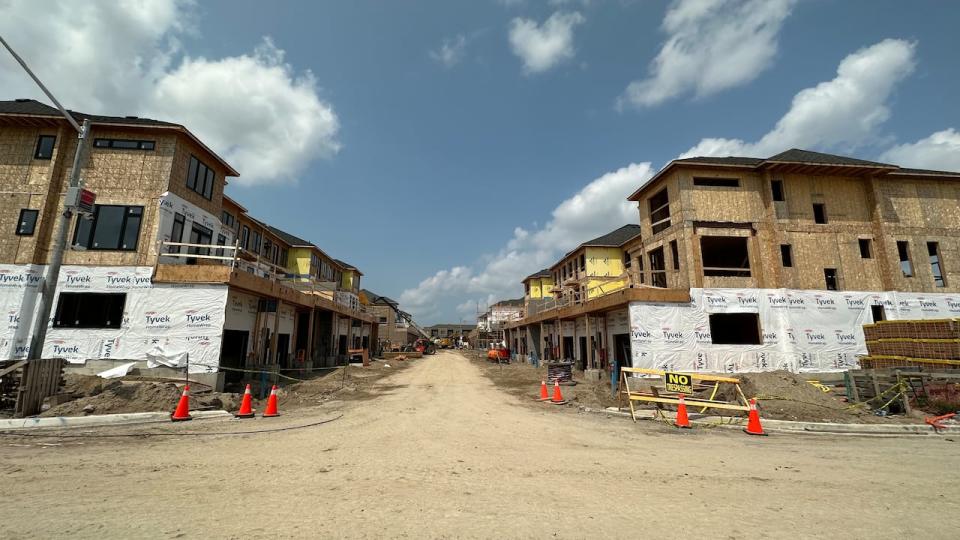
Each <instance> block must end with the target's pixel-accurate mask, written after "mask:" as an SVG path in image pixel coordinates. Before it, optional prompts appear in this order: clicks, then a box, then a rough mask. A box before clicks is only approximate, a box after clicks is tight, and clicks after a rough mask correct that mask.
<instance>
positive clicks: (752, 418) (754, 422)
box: [743, 399, 766, 435]
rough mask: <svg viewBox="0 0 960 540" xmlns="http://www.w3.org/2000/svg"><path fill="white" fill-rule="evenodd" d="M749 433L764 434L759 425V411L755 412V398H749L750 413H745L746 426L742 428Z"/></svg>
mask: <svg viewBox="0 0 960 540" xmlns="http://www.w3.org/2000/svg"><path fill="white" fill-rule="evenodd" d="M743 431H744V432H745V433H749V434H750V435H766V433H764V432H763V426H761V425H760V413H759V412H757V400H756V399H751V400H750V414H749V415H747V427H746V429H744V430H743Z"/></svg>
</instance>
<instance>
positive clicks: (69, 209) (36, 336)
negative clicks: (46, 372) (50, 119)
mask: <svg viewBox="0 0 960 540" xmlns="http://www.w3.org/2000/svg"><path fill="white" fill-rule="evenodd" d="M0 44H3V46H4V47H5V48H6V49H7V51H9V52H10V54H11V55H12V56H13V58H14V59H15V60H16V61H17V63H18V64H20V66H21V67H22V68H23V70H24V71H26V72H27V74H28V75H30V78H31V79H33V82H35V83H37V86H39V87H40V89H41V90H43V93H44V94H46V96H47V97H48V98H50V101H52V102H53V103H54V105H56V106H57V109H59V110H60V114H62V115H63V117H64V118H66V119H67V122H69V123H70V125H71V126H73V128H74V129H75V130H77V131H78V132H79V137H78V139H77V149H76V152H75V153H74V155H73V169H72V170H71V171H70V184H69V185H70V187H71V188H79V187H80V168H81V167H82V166H83V153H84V149H85V148H84V143H85V142H86V140H87V135H89V134H90V120H84V121H83V126H81V125H80V124H78V123H77V121H76V119H74V118H73V116H72V115H71V114H70V113H69V112H68V111H67V110H66V109H65V108H63V105H61V104H60V102H59V101H57V98H56V97H54V96H53V94H52V93H51V92H50V91H49V90H47V87H46V86H44V85H43V82H41V81H40V79H39V78H38V77H37V76H36V75H34V73H33V71H31V70H30V67H29V66H28V65H27V63H26V62H25V61H24V60H23V58H20V55H18V54H17V53H16V51H14V50H13V48H12V47H10V44H9V43H7V41H6V40H5V39H3V36H0ZM76 192H77V190H76V189H73V190H67V193H68V194H71V193H74V194H76ZM76 204H77V201H71V200H70V199H69V197H68V198H67V199H66V200H65V201H64V204H63V212H62V215H61V217H60V223H59V225H58V227H57V233H56V237H55V238H54V246H53V252H52V253H51V254H50V261H49V262H48V264H47V273H46V275H45V276H44V278H43V281H42V282H41V284H40V309H39V313H37V318H36V319H35V320H34V321H33V328H32V334H33V337H32V339H31V340H30V350H29V351H28V353H27V359H28V360H37V359H39V358H40V357H41V356H42V355H43V343H44V341H46V338H47V326H48V325H49V324H50V323H49V321H50V311H51V310H52V309H53V297H54V296H55V295H56V292H57V282H58V280H59V279H60V267H61V266H62V265H63V253H64V251H65V250H66V247H67V233H68V230H69V228H70V218H71V217H73V209H74V207H75V206H76Z"/></svg>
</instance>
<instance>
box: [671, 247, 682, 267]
mask: <svg viewBox="0 0 960 540" xmlns="http://www.w3.org/2000/svg"><path fill="white" fill-rule="evenodd" d="M670 258H671V259H673V269H674V270H679V269H680V250H679V249H677V241H676V240H671V241H670Z"/></svg>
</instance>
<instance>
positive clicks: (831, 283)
mask: <svg viewBox="0 0 960 540" xmlns="http://www.w3.org/2000/svg"><path fill="white" fill-rule="evenodd" d="M823 281H824V283H825V284H826V286H827V290H828V291H837V290H839V286H838V285H837V269H836V268H824V269H823Z"/></svg>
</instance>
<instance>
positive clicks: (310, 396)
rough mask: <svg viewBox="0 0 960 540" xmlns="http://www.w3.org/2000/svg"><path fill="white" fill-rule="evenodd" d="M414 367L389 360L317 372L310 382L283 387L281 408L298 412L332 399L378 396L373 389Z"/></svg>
mask: <svg viewBox="0 0 960 540" xmlns="http://www.w3.org/2000/svg"><path fill="white" fill-rule="evenodd" d="M411 365H413V364H412V363H411V362H409V361H403V360H398V359H396V358H390V359H388V360H373V361H371V362H370V365H369V366H358V365H351V366H349V367H346V368H339V369H336V370H329V371H325V372H318V373H317V374H316V375H315V376H313V377H312V378H310V379H307V380H304V381H300V382H296V383H293V384H289V385H284V386H283V387H281V388H280V390H279V391H278V392H277V398H278V401H279V402H280V408H281V410H283V409H285V408H286V409H296V408H299V407H310V406H315V405H319V404H321V403H323V402H325V401H329V400H331V399H337V400H343V401H346V400H355V399H367V398H372V397H375V394H373V393H372V392H371V387H372V386H373V385H374V383H376V382H377V381H379V380H380V379H383V378H384V377H387V376H389V375H391V374H393V373H396V372H397V371H401V370H403V369H405V368H407V367H409V366H411Z"/></svg>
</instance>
